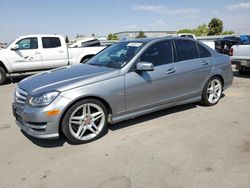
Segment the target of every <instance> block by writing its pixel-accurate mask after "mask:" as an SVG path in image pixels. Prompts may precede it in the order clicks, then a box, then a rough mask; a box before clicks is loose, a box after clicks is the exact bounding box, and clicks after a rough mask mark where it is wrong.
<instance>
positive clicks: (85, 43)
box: [69, 37, 101, 48]
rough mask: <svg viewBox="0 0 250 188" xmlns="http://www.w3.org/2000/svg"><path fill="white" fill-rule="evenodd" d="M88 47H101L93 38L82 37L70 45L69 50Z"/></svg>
mask: <svg viewBox="0 0 250 188" xmlns="http://www.w3.org/2000/svg"><path fill="white" fill-rule="evenodd" d="M90 46H101V42H100V41H99V40H98V39H96V38H95V37H84V38H83V39H81V40H77V41H76V42H74V43H73V44H71V45H70V46H69V47H70V48H80V47H90Z"/></svg>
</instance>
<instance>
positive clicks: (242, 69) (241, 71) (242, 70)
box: [239, 66, 246, 74]
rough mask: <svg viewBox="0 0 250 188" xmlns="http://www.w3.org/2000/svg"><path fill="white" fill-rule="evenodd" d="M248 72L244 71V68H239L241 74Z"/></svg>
mask: <svg viewBox="0 0 250 188" xmlns="http://www.w3.org/2000/svg"><path fill="white" fill-rule="evenodd" d="M245 73H246V72H245V71H244V67H242V66H241V67H240V68H239V74H245Z"/></svg>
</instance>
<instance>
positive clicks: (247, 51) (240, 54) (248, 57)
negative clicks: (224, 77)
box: [230, 44, 250, 74]
mask: <svg viewBox="0 0 250 188" xmlns="http://www.w3.org/2000/svg"><path fill="white" fill-rule="evenodd" d="M230 56H231V62H232V64H235V65H236V69H238V70H239V73H240V74H244V73H245V72H246V71H250V44H241V45H235V46H232V48H231V49H230Z"/></svg>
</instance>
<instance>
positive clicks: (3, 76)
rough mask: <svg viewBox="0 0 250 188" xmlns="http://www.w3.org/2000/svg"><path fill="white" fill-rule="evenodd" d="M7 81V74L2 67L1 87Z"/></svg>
mask: <svg viewBox="0 0 250 188" xmlns="http://www.w3.org/2000/svg"><path fill="white" fill-rule="evenodd" d="M5 81H6V72H5V70H4V69H3V68H2V67H0V85H2V84H4V83H5Z"/></svg>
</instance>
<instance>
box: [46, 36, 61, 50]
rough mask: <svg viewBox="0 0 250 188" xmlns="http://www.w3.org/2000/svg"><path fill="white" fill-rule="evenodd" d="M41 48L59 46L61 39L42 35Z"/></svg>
mask: <svg viewBox="0 0 250 188" xmlns="http://www.w3.org/2000/svg"><path fill="white" fill-rule="evenodd" d="M42 43H43V48H56V47H60V46H61V41H60V39H59V38H58V37H43V38H42Z"/></svg>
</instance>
